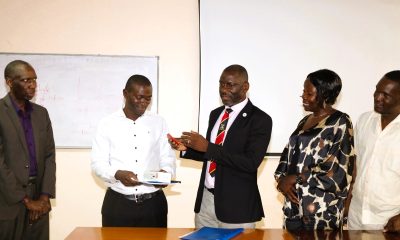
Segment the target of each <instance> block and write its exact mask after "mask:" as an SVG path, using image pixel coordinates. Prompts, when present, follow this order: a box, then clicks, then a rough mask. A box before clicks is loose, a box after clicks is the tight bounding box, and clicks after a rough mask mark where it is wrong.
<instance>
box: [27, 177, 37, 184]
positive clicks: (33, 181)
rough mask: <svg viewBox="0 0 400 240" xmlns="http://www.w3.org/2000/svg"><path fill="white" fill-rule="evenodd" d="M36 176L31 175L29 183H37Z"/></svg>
mask: <svg viewBox="0 0 400 240" xmlns="http://www.w3.org/2000/svg"><path fill="white" fill-rule="evenodd" d="M36 178H37V177H36V176H29V178H28V184H35V183H36Z"/></svg>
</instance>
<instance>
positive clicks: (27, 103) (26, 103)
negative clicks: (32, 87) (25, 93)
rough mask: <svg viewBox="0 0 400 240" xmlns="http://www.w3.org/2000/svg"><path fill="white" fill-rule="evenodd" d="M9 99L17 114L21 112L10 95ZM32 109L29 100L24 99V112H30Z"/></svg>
mask: <svg viewBox="0 0 400 240" xmlns="http://www.w3.org/2000/svg"><path fill="white" fill-rule="evenodd" d="M10 100H11V103H12V105H13V107H14V109H15V111H16V112H17V113H18V114H23V112H24V111H23V110H22V109H21V108H20V107H19V106H18V105H17V103H16V102H15V101H14V99H13V98H12V97H11V96H10ZM32 110H33V107H32V104H31V102H29V101H28V100H25V112H26V114H30V113H31V112H32Z"/></svg>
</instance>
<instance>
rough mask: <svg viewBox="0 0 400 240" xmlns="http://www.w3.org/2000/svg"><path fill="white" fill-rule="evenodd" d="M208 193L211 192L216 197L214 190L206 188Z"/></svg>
mask: <svg viewBox="0 0 400 240" xmlns="http://www.w3.org/2000/svg"><path fill="white" fill-rule="evenodd" d="M206 189H207V191H209V192H210V193H212V195H214V188H206Z"/></svg>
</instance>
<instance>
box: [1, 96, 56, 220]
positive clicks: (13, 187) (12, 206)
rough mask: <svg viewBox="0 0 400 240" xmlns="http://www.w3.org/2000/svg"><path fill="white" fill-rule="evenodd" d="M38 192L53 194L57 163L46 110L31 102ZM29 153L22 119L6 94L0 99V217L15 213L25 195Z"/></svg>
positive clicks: (7, 217)
mask: <svg viewBox="0 0 400 240" xmlns="http://www.w3.org/2000/svg"><path fill="white" fill-rule="evenodd" d="M32 108H33V110H32V114H31V122H32V128H33V134H34V139H35V147H36V161H37V171H38V172H37V180H36V183H37V184H36V187H37V188H38V189H37V191H38V192H43V193H47V194H50V195H51V196H52V197H55V195H56V193H55V187H56V186H55V183H56V162H55V147H54V139H53V130H52V127H51V122H50V118H49V114H48V113H47V110H46V109H45V108H44V107H42V106H39V105H37V104H34V103H32ZM28 178H29V152H28V147H27V145H26V140H25V134H24V129H23V127H22V125H21V121H20V119H19V117H18V115H17V113H16V111H15V109H14V106H13V105H12V103H11V100H10V96H9V95H7V96H6V97H4V98H3V99H1V100H0V220H7V219H13V218H15V217H16V216H17V213H18V211H17V210H18V207H19V206H18V205H19V204H23V203H22V202H21V201H22V199H23V198H24V197H25V196H26V195H27V188H26V186H27V184H28Z"/></svg>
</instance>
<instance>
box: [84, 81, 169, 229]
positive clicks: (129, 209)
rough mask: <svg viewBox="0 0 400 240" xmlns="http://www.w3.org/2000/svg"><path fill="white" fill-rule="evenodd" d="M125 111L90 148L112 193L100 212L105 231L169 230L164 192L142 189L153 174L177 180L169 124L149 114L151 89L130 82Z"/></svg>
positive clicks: (102, 126) (102, 128)
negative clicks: (147, 175)
mask: <svg viewBox="0 0 400 240" xmlns="http://www.w3.org/2000/svg"><path fill="white" fill-rule="evenodd" d="M123 94H124V98H125V107H124V108H123V109H121V110H119V111H117V112H116V113H114V114H112V115H110V116H108V117H106V118H104V119H103V120H102V121H101V122H100V123H99V126H98V129H97V134H96V137H95V139H94V141H93V147H92V169H93V171H94V172H95V174H96V175H97V176H98V177H100V178H101V179H103V180H104V181H105V183H106V185H107V186H109V188H108V189H107V192H106V194H105V197H104V201H103V206H102V210H101V213H102V225H103V226H104V227H167V213H168V205H167V200H166V198H165V195H164V193H163V191H162V190H161V187H160V186H154V185H149V184H143V183H140V182H139V180H138V176H141V175H142V174H144V173H145V172H149V171H162V172H168V173H171V174H172V175H174V174H175V167H176V166H175V165H176V163H175V162H176V157H175V153H174V151H173V150H172V148H171V146H170V145H169V143H168V139H167V133H168V130H167V125H166V122H165V120H164V119H163V118H162V117H160V116H158V115H156V114H154V113H151V112H148V111H146V109H147V107H148V106H149V104H150V102H151V97H152V86H151V83H150V81H149V80H148V79H147V78H146V77H144V76H142V75H133V76H131V77H130V78H129V79H128V81H127V83H126V86H125V89H124V90H123Z"/></svg>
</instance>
